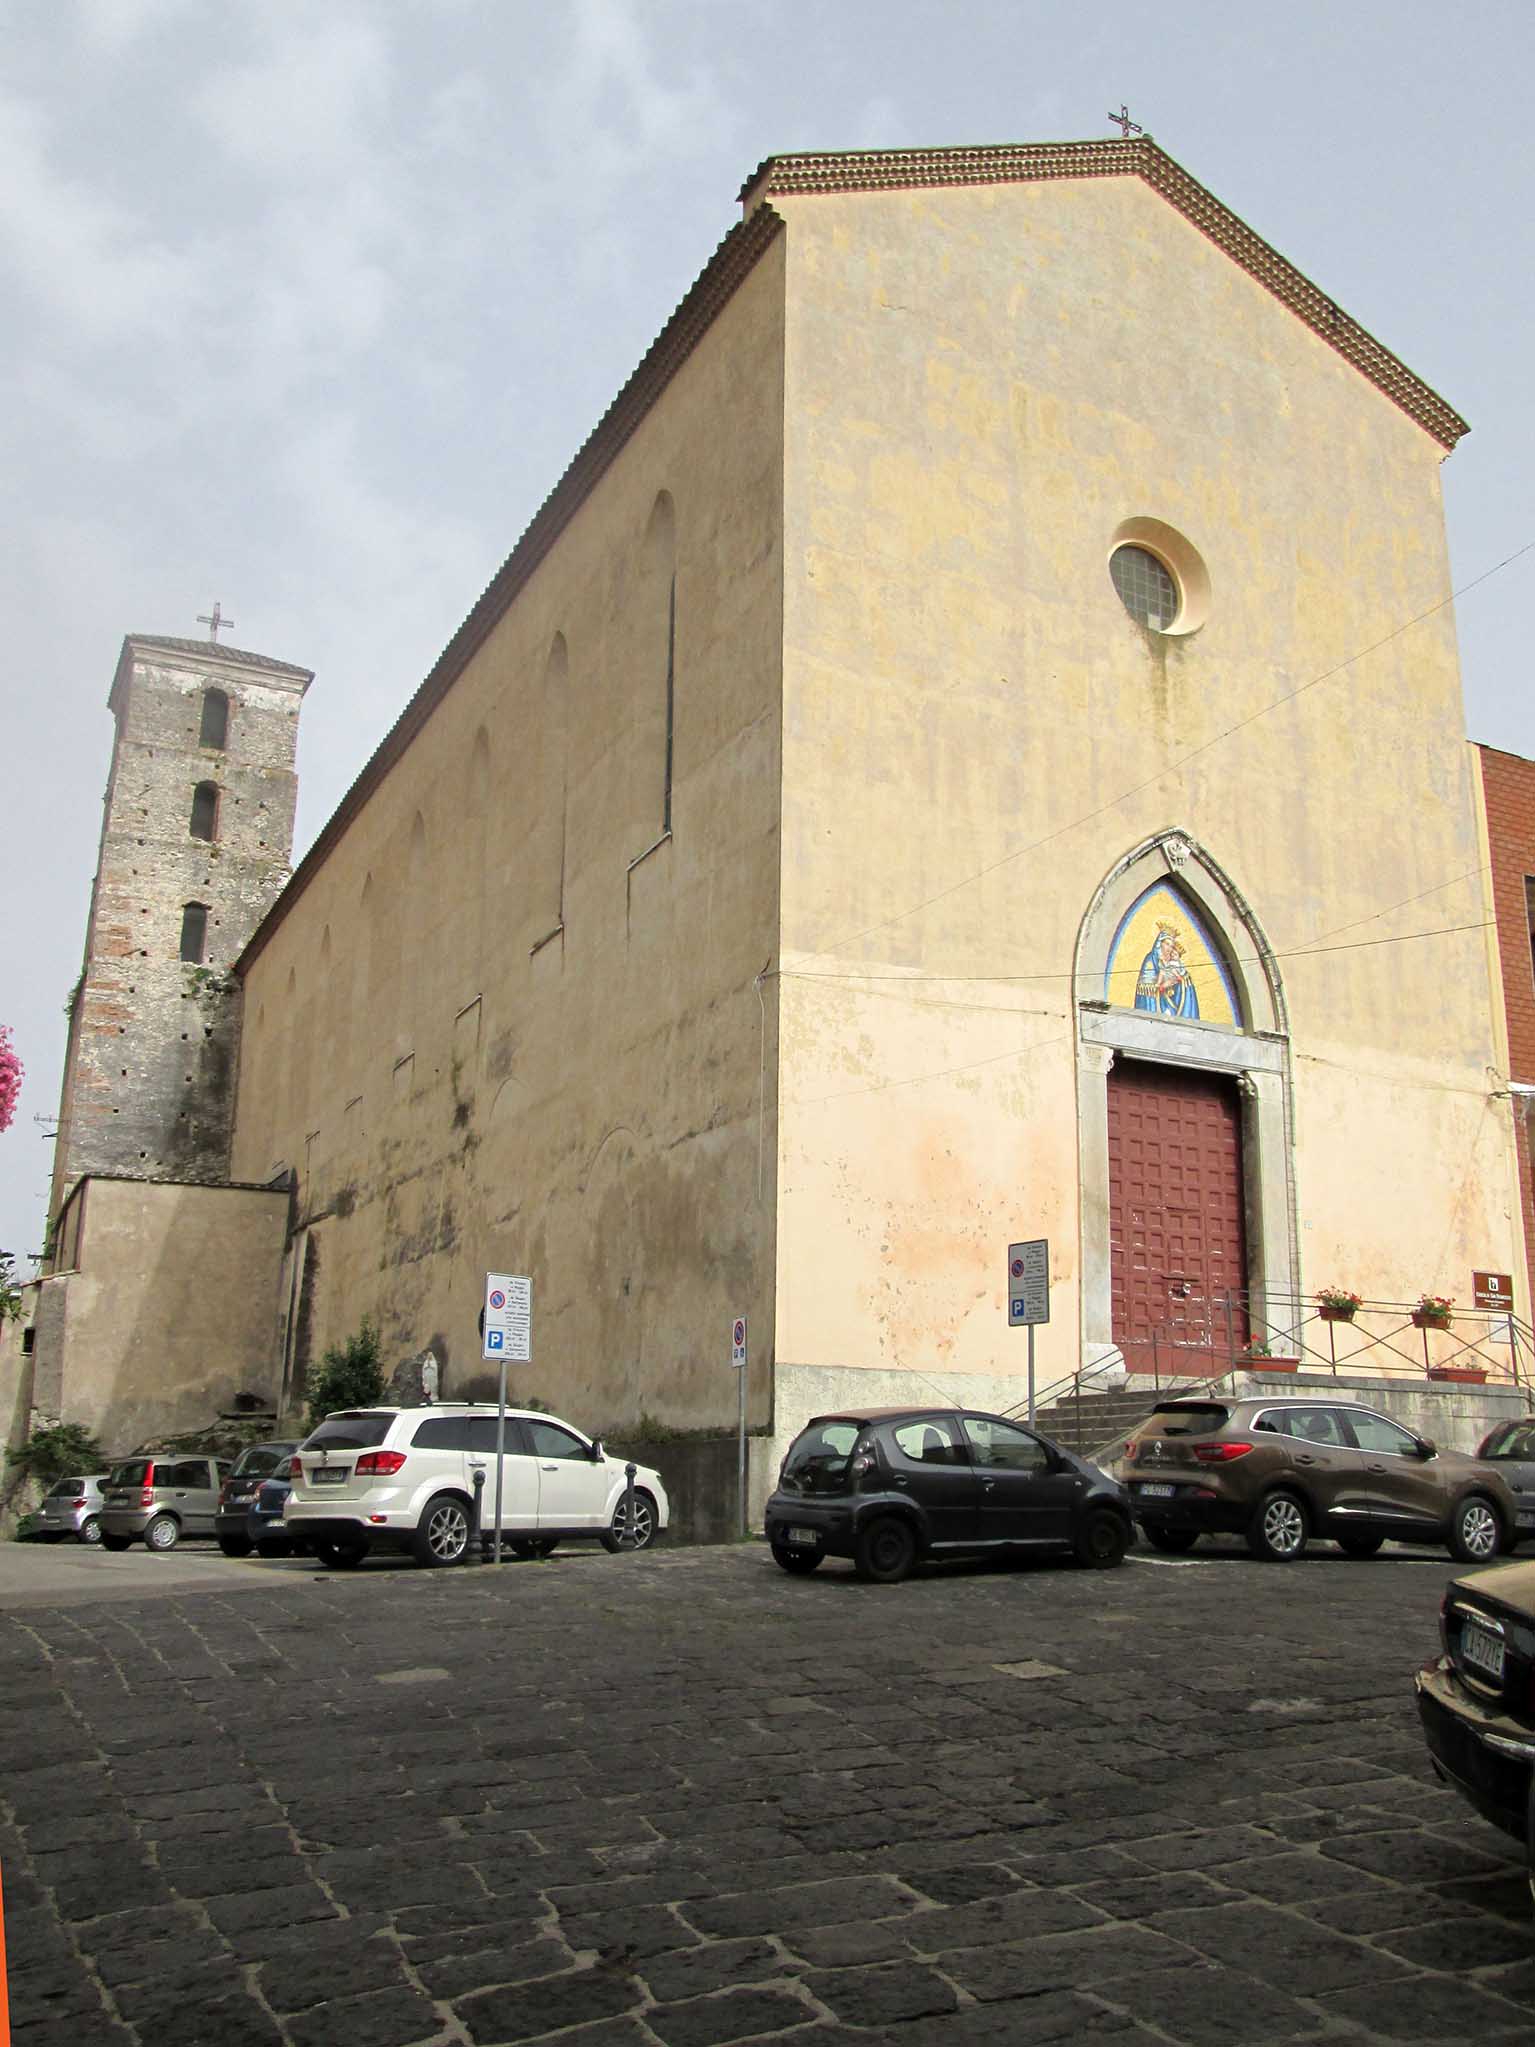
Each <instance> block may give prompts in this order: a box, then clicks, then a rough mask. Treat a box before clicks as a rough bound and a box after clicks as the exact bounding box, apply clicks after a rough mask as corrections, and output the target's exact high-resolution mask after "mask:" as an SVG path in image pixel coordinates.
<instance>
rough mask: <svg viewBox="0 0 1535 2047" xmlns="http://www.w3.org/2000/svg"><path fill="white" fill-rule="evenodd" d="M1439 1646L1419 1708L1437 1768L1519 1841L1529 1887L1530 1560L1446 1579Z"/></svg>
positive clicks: (1533, 1775)
mask: <svg viewBox="0 0 1535 2047" xmlns="http://www.w3.org/2000/svg"><path fill="white" fill-rule="evenodd" d="M1439 1631H1440V1636H1441V1638H1442V1640H1443V1642H1444V1654H1443V1655H1442V1656H1440V1657H1439V1658H1438V1659H1437V1660H1436V1661H1435V1662H1433V1663H1429V1664H1426V1665H1425V1666H1424V1668H1423V1669H1422V1670H1420V1671H1419V1672H1418V1677H1417V1690H1418V1717H1419V1718H1420V1719H1421V1721H1422V1722H1423V1733H1424V1738H1425V1739H1426V1740H1427V1742H1428V1753H1429V1759H1430V1761H1431V1762H1432V1763H1433V1765H1434V1768H1435V1770H1436V1771H1437V1772H1438V1774H1439V1776H1440V1777H1441V1778H1443V1779H1444V1781H1445V1782H1446V1783H1447V1784H1453V1785H1454V1787H1455V1789H1456V1790H1457V1791H1458V1792H1460V1794H1461V1796H1462V1797H1463V1798H1465V1799H1466V1800H1467V1801H1468V1802H1469V1803H1470V1804H1471V1805H1473V1806H1475V1808H1476V1810H1477V1811H1478V1812H1479V1813H1480V1814H1481V1815H1482V1817H1483V1819H1487V1820H1491V1821H1492V1823H1493V1825H1494V1826H1495V1827H1501V1828H1502V1829H1503V1831H1504V1833H1506V1834H1512V1835H1513V1837H1514V1839H1515V1840H1516V1841H1519V1842H1522V1843H1523V1845H1524V1850H1525V1854H1526V1856H1527V1857H1528V1859H1529V1865H1530V1880H1531V1886H1532V1888H1535V1563H1530V1564H1505V1565H1503V1566H1502V1567H1501V1568H1499V1569H1495V1570H1486V1571H1472V1572H1469V1573H1467V1575H1466V1576H1465V1577H1463V1578H1453V1579H1451V1581H1450V1583H1449V1585H1448V1586H1447V1587H1446V1589H1445V1595H1444V1600H1443V1602H1442V1604H1441V1606H1440V1608H1439Z"/></svg>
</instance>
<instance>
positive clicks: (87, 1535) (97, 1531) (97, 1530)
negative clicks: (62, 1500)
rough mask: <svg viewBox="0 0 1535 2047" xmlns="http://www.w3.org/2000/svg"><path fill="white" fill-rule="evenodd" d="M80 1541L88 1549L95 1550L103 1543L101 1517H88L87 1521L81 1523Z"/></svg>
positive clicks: (94, 1515)
mask: <svg viewBox="0 0 1535 2047" xmlns="http://www.w3.org/2000/svg"><path fill="white" fill-rule="evenodd" d="M80 1540H81V1541H82V1542H83V1543H84V1544H85V1545H86V1547H87V1548H88V1549H95V1547H96V1545H97V1544H98V1543H99V1542H100V1541H101V1517H100V1516H99V1515H97V1514H87V1515H86V1517H85V1519H84V1520H83V1521H82V1522H81V1523H80Z"/></svg>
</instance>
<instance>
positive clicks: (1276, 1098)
mask: <svg viewBox="0 0 1535 2047" xmlns="http://www.w3.org/2000/svg"><path fill="white" fill-rule="evenodd" d="M1076 991H1077V1004H1076V1008H1077V1118H1078V1145H1079V1154H1080V1159H1081V1190H1082V1196H1081V1198H1082V1238H1081V1242H1082V1314H1083V1332H1082V1333H1083V1360H1084V1362H1085V1363H1091V1362H1093V1361H1095V1360H1097V1359H1100V1358H1105V1357H1112V1356H1113V1355H1114V1354H1116V1353H1117V1354H1118V1355H1119V1356H1120V1357H1122V1358H1123V1361H1124V1366H1125V1369H1126V1370H1127V1371H1128V1372H1131V1373H1140V1372H1153V1371H1155V1372H1157V1373H1160V1374H1161V1375H1162V1376H1163V1377H1168V1376H1190V1377H1193V1376H1201V1377H1202V1376H1206V1375H1208V1374H1209V1373H1211V1372H1214V1371H1219V1370H1222V1369H1224V1367H1225V1365H1226V1362H1227V1361H1228V1359H1229V1356H1230V1352H1231V1348H1232V1346H1233V1345H1238V1346H1239V1345H1240V1344H1242V1343H1243V1342H1245V1340H1246V1338H1247V1335H1248V1331H1249V1320H1250V1319H1251V1321H1253V1322H1259V1321H1261V1319H1262V1318H1263V1316H1264V1315H1265V1313H1266V1307H1267V1297H1268V1296H1269V1295H1270V1294H1273V1295H1274V1296H1276V1297H1278V1296H1287V1295H1289V1294H1291V1293H1292V1292H1293V1275H1294V1273H1295V1271H1296V1269H1297V1256H1296V1245H1295V1222H1294V1216H1295V1203H1294V1195H1293V1180H1292V1173H1291V1143H1290V1131H1291V1102H1290V1063H1289V1036H1288V1027H1287V1020H1286V1016H1285V1009H1284V997H1283V990H1282V988H1281V985H1280V981H1279V975H1278V968H1277V965H1276V963H1275V961H1274V958H1273V954H1272V951H1271V950H1270V947H1269V945H1268V943H1267V941H1266V939H1265V938H1264V936H1263V933H1262V931H1261V930H1260V928H1259V926H1258V923H1257V920H1256V918H1255V917H1254V915H1253V913H1252V911H1251V909H1250V908H1249V906H1248V905H1247V903H1246V902H1245V901H1244V900H1243V899H1242V897H1241V896H1240V895H1239V894H1238V893H1237V891H1236V889H1235V888H1234V886H1233V885H1232V883H1231V882H1230V881H1229V879H1228V878H1227V877H1226V876H1225V875H1224V874H1223V873H1222V872H1221V870H1220V869H1219V868H1218V867H1217V865H1216V864H1215V862H1214V860H1213V859H1211V857H1210V856H1209V855H1208V854H1207V853H1206V852H1205V851H1204V850H1203V849H1202V848H1200V847H1199V846H1197V845H1196V844H1195V843H1194V842H1193V841H1192V840H1191V839H1190V838H1189V837H1188V836H1187V835H1186V834H1184V833H1181V832H1162V833H1159V834H1158V835H1157V836H1156V837H1155V838H1154V839H1151V840H1149V841H1148V842H1147V843H1146V844H1144V845H1142V846H1140V847H1138V848H1136V849H1135V851H1133V852H1132V853H1129V854H1127V855H1126V857H1125V858H1124V859H1123V860H1122V861H1121V862H1120V863H1119V864H1118V865H1117V866H1116V867H1115V868H1114V869H1113V871H1112V872H1111V873H1110V874H1109V875H1108V876H1107V877H1106V879H1105V880H1104V882H1103V883H1102V884H1101V886H1100V887H1099V889H1098V891H1097V894H1096V895H1095V896H1094V898H1093V901H1092V903H1091V905H1090V907H1089V909H1088V912H1087V915H1086V916H1085V917H1084V919H1083V922H1082V929H1081V932H1080V934H1079V938H1078V946H1077V967H1076Z"/></svg>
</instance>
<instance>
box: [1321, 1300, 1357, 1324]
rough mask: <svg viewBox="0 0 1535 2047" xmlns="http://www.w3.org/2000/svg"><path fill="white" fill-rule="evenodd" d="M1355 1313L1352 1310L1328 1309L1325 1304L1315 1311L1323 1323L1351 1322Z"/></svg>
mask: <svg viewBox="0 0 1535 2047" xmlns="http://www.w3.org/2000/svg"><path fill="white" fill-rule="evenodd" d="M1356 1312H1357V1311H1356V1310H1355V1309H1353V1308H1329V1307H1328V1306H1327V1304H1326V1303H1325V1302H1323V1303H1322V1305H1321V1306H1320V1307H1319V1308H1318V1309H1317V1313H1318V1314H1319V1315H1320V1316H1321V1318H1322V1320H1323V1321H1324V1322H1352V1321H1353V1319H1354V1316H1355V1313H1356Z"/></svg>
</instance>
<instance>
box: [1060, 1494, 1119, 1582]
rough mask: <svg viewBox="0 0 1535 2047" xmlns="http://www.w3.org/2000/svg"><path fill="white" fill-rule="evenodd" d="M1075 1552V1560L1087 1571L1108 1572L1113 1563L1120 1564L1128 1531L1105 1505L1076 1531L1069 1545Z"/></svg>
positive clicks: (1089, 1516)
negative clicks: (1074, 1539)
mask: <svg viewBox="0 0 1535 2047" xmlns="http://www.w3.org/2000/svg"><path fill="white" fill-rule="evenodd" d="M1072 1547H1073V1548H1074V1549H1075V1551H1076V1553H1077V1562H1078V1563H1079V1564H1082V1565H1083V1566H1085V1568H1086V1569H1087V1570H1089V1571H1109V1570H1112V1569H1113V1567H1114V1566H1115V1564H1122V1563H1123V1562H1124V1560H1125V1551H1126V1550H1127V1549H1128V1548H1129V1547H1130V1531H1129V1529H1128V1528H1126V1526H1125V1524H1124V1523H1123V1521H1121V1520H1120V1518H1119V1516H1118V1515H1117V1514H1111V1513H1110V1512H1109V1511H1108V1509H1107V1508H1106V1507H1100V1508H1099V1509H1098V1510H1097V1512H1096V1513H1092V1514H1089V1515H1088V1517H1087V1519H1086V1520H1085V1521H1084V1522H1083V1523H1082V1526H1081V1527H1080V1528H1079V1529H1078V1530H1077V1539H1076V1541H1075V1543H1074V1544H1073V1545H1072Z"/></svg>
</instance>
